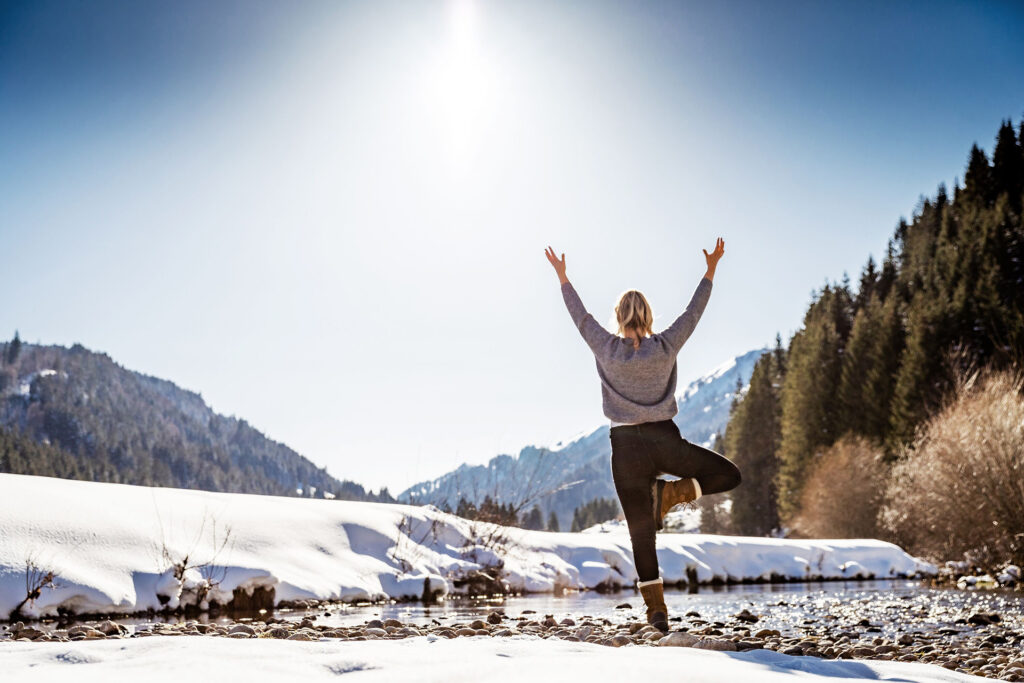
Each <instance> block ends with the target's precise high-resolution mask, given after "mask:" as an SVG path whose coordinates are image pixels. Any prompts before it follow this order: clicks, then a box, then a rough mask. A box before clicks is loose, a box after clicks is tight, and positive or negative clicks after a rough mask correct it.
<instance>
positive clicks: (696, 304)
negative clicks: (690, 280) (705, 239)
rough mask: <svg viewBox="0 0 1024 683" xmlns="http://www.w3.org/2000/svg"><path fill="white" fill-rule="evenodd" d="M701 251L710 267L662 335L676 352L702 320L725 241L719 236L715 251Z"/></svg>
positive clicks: (723, 251)
mask: <svg viewBox="0 0 1024 683" xmlns="http://www.w3.org/2000/svg"><path fill="white" fill-rule="evenodd" d="M701 251H703V252H704V259H705V261H707V266H708V269H707V271H706V272H705V273H704V277H702V278H701V280H700V282H699V283H698V284H697V289H696V290H694V292H693V296H692V297H690V303H689V304H688V305H687V306H686V310H685V311H683V313H682V314H681V315H680V316H679V317H678V318H676V320H675V322H673V323H672V324H671V325H669V326H668V327H667V328H665V331H664V332H662V333H661V336H662V337H663V338H664V339H665V340H666V341H668V343H669V344H671V345H672V347H673V348H674V349H675V350H676V352H678V351H679V349H681V348H682V347H683V344H685V343H686V340H687V339H689V338H690V335H691V334H693V330H694V328H695V327H697V321H698V320H700V316H701V315H702V314H703V313H704V308H705V307H706V306H707V305H708V298H709V297H710V296H711V283H712V281H713V280H714V279H715V268H716V267H717V266H718V260H719V259H720V258H722V255H723V254H724V253H725V241H724V240H723V239H722V238H721V237H719V238H718V240H717V241H716V242H715V249H714V251H712V252H711V253H710V254H709V253H708V252H707V250H705V249H702V250H701Z"/></svg>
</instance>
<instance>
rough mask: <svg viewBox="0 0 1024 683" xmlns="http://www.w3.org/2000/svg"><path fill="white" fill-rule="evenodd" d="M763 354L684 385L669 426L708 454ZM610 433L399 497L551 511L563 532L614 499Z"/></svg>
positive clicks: (603, 429) (533, 449) (538, 450)
mask: <svg viewBox="0 0 1024 683" xmlns="http://www.w3.org/2000/svg"><path fill="white" fill-rule="evenodd" d="M765 351H767V349H755V350H753V351H748V352H747V353H744V354H743V355H740V356H737V357H735V358H732V359H730V360H728V361H726V362H725V363H723V364H722V365H720V366H718V367H717V368H714V369H713V370H712V371H711V372H709V373H707V374H706V375H703V376H702V377H699V378H697V379H696V380H694V381H692V382H690V383H689V384H688V385H687V386H686V387H685V388H684V389H683V390H682V391H681V392H679V393H677V395H676V400H677V402H678V407H679V412H678V413H677V414H676V416H675V417H674V418H673V421H674V422H675V423H676V424H677V425H679V431H680V432H681V433H682V434H683V436H684V437H685V438H686V439H688V440H689V441H692V442H694V443H698V444H701V445H703V446H707V447H710V446H711V441H712V439H713V438H714V435H715V434H716V433H718V432H720V431H722V430H724V429H725V425H726V423H727V422H728V420H729V407H730V405H731V403H732V398H733V395H734V394H735V393H736V386H737V383H739V384H740V385H742V386H746V385H747V384H748V383H749V382H750V374H751V372H753V369H754V363H755V362H756V361H757V359H758V358H759V357H760V356H761V354H762V353H764V352H765ZM609 429H610V427H609V425H608V423H607V422H605V423H604V424H602V425H599V426H597V427H596V428H592V429H590V430H585V431H583V432H579V433H578V434H577V435H576V436H574V437H572V438H570V439H568V440H567V441H560V442H557V443H555V444H553V445H551V446H547V447H544V446H535V445H530V446H526V447H524V448H523V449H522V450H521V451H520V452H519V455H518V456H517V457H513V456H511V455H505V454H503V455H498V456H496V457H494V458H492V459H491V460H490V461H489V462H488V463H487V464H486V465H467V464H463V465H460V466H459V467H458V468H457V469H455V470H453V471H452V472H449V473H447V474H444V475H442V476H440V477H438V478H436V479H433V480H431V481H424V482H420V483H418V484H414V485H412V486H410V487H409V488H407V489H406V490H404V491H402V492H401V493H399V494H398V496H397V499H398V500H399V501H401V502H406V503H420V504H425V503H431V504H433V505H436V506H438V507H442V506H444V505H445V504H446V503H447V504H448V505H449V506H451V508H452V509H455V508H456V506H457V505H458V502H459V498H460V497H462V496H465V497H466V499H467V500H471V501H474V502H476V503H478V504H479V502H480V501H481V500H482V499H483V498H484V496H486V495H490V496H491V498H492V499H494V500H495V501H496V502H499V503H512V504H513V505H521V506H522V507H523V508H524V509H526V508H529V507H531V506H532V505H533V504H534V503H537V504H538V505H540V507H541V511H542V512H543V515H544V519H547V516H548V515H549V514H550V513H551V511H554V512H555V515H556V516H557V517H558V522H559V526H560V528H562V529H568V528H569V524H570V522H571V521H572V514H573V511H574V510H575V509H576V507H577V506H579V505H581V504H583V503H586V502H589V501H591V500H593V499H595V498H609V497H614V496H615V487H614V485H613V484H612V476H611V466H610V464H609V458H610V457H611V443H610V441H609V437H608V430H609Z"/></svg>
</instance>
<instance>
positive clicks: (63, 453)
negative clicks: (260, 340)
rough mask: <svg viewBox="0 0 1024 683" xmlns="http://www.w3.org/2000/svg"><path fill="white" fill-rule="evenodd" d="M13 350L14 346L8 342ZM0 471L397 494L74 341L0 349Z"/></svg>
mask: <svg viewBox="0 0 1024 683" xmlns="http://www.w3.org/2000/svg"><path fill="white" fill-rule="evenodd" d="M5 348H9V345H5ZM0 357H2V360H0V436H3V438H2V439H0V446H2V448H0V472H12V473H17V474H41V475H46V476H59V477H66V478H70V479H85V480H90V481H105V482H113V483H124V484H140V485H148V486H172V487H179V488H191V489H204V490H208V491H225V492H234V493H263V494H274V495H290V496H295V495H298V496H306V497H318V498H321V497H326V498H332V497H336V498H343V499H347V500H381V501H383V502H391V501H393V500H394V499H393V498H392V497H391V496H390V495H389V494H388V493H387V491H386V489H384V490H382V491H381V492H380V494H377V495H374V494H372V493H370V492H369V491H366V490H364V489H363V487H362V486H360V485H359V484H356V483H354V482H351V481H339V480H337V479H335V478H334V477H332V476H330V475H329V474H327V471H326V470H325V469H324V468H320V467H317V466H316V465H315V464H313V463H312V462H310V461H309V460H307V459H306V458H304V457H302V456H301V455H299V454H298V453H296V452H295V451H293V450H292V449H291V448H289V447H288V446H286V445H284V444H282V443H278V442H276V441H273V440H271V439H268V438H267V437H266V436H264V435H263V434H262V433H260V432H259V431H258V430H256V429H254V428H253V427H252V426H250V425H249V424H248V423H247V422H246V421H245V420H241V419H238V418H235V417H225V416H223V415H219V414H217V413H215V412H214V411H213V410H212V409H211V408H210V407H209V406H208V405H206V403H205V402H204V401H203V398H202V397H201V396H200V395H199V394H197V393H195V392H192V391H187V390H185V389H182V388H180V387H178V386H176V385H175V384H173V383H172V382H169V381H167V380H163V379H158V378H156V377H151V376H148V375H144V374H141V373H138V372H133V371H131V370H127V369H125V368H123V367H121V366H120V365H118V364H116V363H115V362H114V361H113V360H111V358H110V357H109V356H107V355H106V354H103V353H95V352H93V351H89V350H88V349H86V348H85V347H83V346H81V345H79V344H76V345H75V346H73V347H71V348H70V349H69V348H66V347H63V346H40V345H34V344H20V348H19V349H18V351H17V353H14V354H9V353H4V354H0Z"/></svg>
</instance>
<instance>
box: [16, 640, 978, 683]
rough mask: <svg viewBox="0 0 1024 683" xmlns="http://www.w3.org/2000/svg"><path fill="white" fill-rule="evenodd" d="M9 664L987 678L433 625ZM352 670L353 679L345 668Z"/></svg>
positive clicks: (116, 644)
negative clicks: (462, 633)
mask: <svg viewBox="0 0 1024 683" xmlns="http://www.w3.org/2000/svg"><path fill="white" fill-rule="evenodd" d="M0 671H3V672H4V675H5V680H11V681H22V680H31V681H68V680H73V681H75V682H76V683H93V682H95V683H120V682H121V681H124V682H125V683H135V682H136V681H139V680H145V681H147V682H153V683H161V682H165V681H166V682H167V683H180V681H190V680H199V681H234V680H247V681H287V682H288V683H290V682H291V681H304V682H306V683H316V682H317V681H337V680H338V676H339V675H341V674H353V675H357V680H359V681H421V682H423V683H427V682H430V681H438V682H442V683H449V682H453V681H455V682H457V681H488V683H503V682H505V681H516V682H517V683H518V682H520V681H551V680H564V679H566V678H569V679H571V680H578V681H605V680H618V681H626V680H639V681H663V680H665V681H667V680H673V681H674V680H685V681H688V682H689V683H706V682H708V681H758V683H799V682H800V681H806V680H819V679H821V680H824V679H841V680H844V681H901V682H904V683H905V682H907V681H915V682H917V683H952V682H954V681H957V682H959V681H964V682H966V681H981V680H986V679H981V678H977V677H974V676H968V675H965V674H959V673H956V672H953V671H947V670H946V669H943V668H941V667H938V666H934V665H930V664H919V663H909V662H892V661H878V660H834V659H819V658H817V657H792V656H789V655H784V654H781V653H778V652H773V651H771V650H752V651H748V652H739V653H737V652H728V653H727V652H711V651H708V650H699V649H695V648H683V647H648V646H638V645H626V646H624V647H621V648H613V647H608V646H605V645H597V644H594V643H576V642H572V641H567V640H562V639H560V638H549V639H544V638H541V637H540V636H536V635H517V636H509V637H503V638H495V637H491V636H472V637H461V638H452V639H447V638H443V637H439V636H435V635H426V636H414V637H411V638H404V639H401V640H365V641H337V640H335V641H332V640H328V639H322V640H320V641H314V642H300V641H291V640H273V639H269V638H260V639H250V640H235V639H230V638H211V637H170V636H151V637H148V638H138V639H129V640H106V641H95V642H80V643H10V644H8V645H5V646H4V647H0ZM346 680H347V679H346Z"/></svg>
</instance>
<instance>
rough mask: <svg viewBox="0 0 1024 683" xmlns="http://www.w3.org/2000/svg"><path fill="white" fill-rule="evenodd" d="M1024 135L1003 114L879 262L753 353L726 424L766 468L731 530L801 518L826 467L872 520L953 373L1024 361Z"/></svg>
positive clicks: (830, 288)
mask: <svg viewBox="0 0 1024 683" xmlns="http://www.w3.org/2000/svg"><path fill="white" fill-rule="evenodd" d="M1022 149H1024V122H1022V123H1021V124H1020V126H1019V128H1018V129H1017V130H1016V131H1015V129H1014V126H1013V125H1012V122H1010V121H1006V122H1004V123H1003V124H1002V126H1001V127H1000V129H999V132H998V135H997V136H996V144H995V149H994V153H993V157H992V159H991V160H989V159H988V157H987V155H986V154H985V152H984V151H983V150H982V149H981V148H979V147H978V146H977V145H974V146H973V148H972V149H971V151H970V154H969V157H968V162H967V168H966V172H965V174H964V178H963V183H962V185H961V184H960V183H959V181H957V182H956V183H955V184H954V187H953V189H952V193H950V191H949V190H948V189H947V188H946V187H944V186H941V185H940V186H939V187H938V190H937V192H936V193H935V195H934V196H932V197H929V198H925V199H922V201H921V202H920V204H919V206H918V208H917V209H916V210H915V211H914V214H913V215H912V217H911V219H910V220H909V221H908V220H905V219H901V220H900V221H899V223H898V225H897V227H896V229H895V231H894V233H893V235H892V237H891V239H890V240H889V244H888V249H887V252H886V254H885V257H884V258H883V259H882V262H881V264H878V263H876V262H875V261H874V260H872V259H871V258H870V257H869V258H868V260H867V263H866V264H865V266H864V268H863V271H862V272H861V274H860V277H859V279H858V281H857V282H856V283H855V284H852V283H851V282H849V279H848V278H846V277H844V279H843V280H842V281H841V282H838V283H836V282H832V283H827V284H825V285H824V286H823V287H822V288H821V289H820V290H818V291H816V292H815V294H814V296H813V298H812V301H811V303H810V306H809V307H808V309H807V312H806V314H805V315H804V319H803V324H802V326H801V327H800V329H799V330H798V331H797V332H796V334H795V335H794V336H793V337H792V339H791V340H790V341H789V344H788V348H782V347H781V346H780V348H778V349H777V350H776V351H775V352H774V353H767V354H765V355H763V356H762V357H761V358H760V360H759V361H758V362H757V364H756V366H755V367H754V370H753V374H752V377H751V381H750V388H749V390H748V391H747V392H746V394H745V396H744V397H743V398H742V400H740V401H738V402H737V403H735V404H734V406H733V410H732V413H731V417H730V422H729V424H728V428H727V430H726V434H725V451H726V453H727V455H729V456H730V457H732V458H733V459H734V460H735V461H736V463H737V464H738V465H739V466H740V468H741V470H743V471H745V472H757V473H758V476H757V477H756V479H752V478H750V477H745V478H744V485H743V486H741V487H740V488H738V489H737V490H736V491H735V492H734V495H733V507H732V522H733V530H734V531H735V532H737V533H756V534H764V533H769V532H770V531H772V529H776V528H778V527H779V526H780V525H784V526H792V525H794V524H795V525H796V526H800V522H801V519H802V516H801V511H802V509H803V508H805V507H807V506H809V505H812V504H814V505H818V504H819V503H820V500H819V503H815V502H814V499H813V497H814V495H817V494H821V496H820V497H821V498H824V497H825V493H823V492H820V491H810V490H805V487H809V486H810V485H809V484H808V478H809V477H811V476H813V475H815V474H818V475H819V476H817V478H816V479H815V483H814V484H813V486H814V487H817V488H829V487H831V490H832V491H833V492H834V494H835V495H834V496H833V498H834V499H838V496H839V494H840V492H842V491H843V490H850V489H857V488H858V487H863V488H864V489H865V490H857V491H856V494H857V496H858V498H856V499H855V500H856V501H858V502H859V504H858V505H857V507H861V508H863V507H867V508H873V509H871V510H869V512H871V513H872V514H869V515H867V516H865V517H864V518H863V523H862V524H861V526H860V527H858V528H856V529H853V530H851V531H850V533H869V532H870V531H871V529H872V527H871V525H872V524H874V523H875V522H876V520H875V517H874V513H875V512H877V510H878V508H879V506H880V505H882V500H881V494H882V493H884V489H885V481H886V476H887V471H888V469H889V468H891V466H892V464H893V462H895V461H896V460H899V459H900V458H902V457H904V455H905V454H906V449H907V447H908V446H909V445H910V444H912V443H913V442H914V440H915V434H916V433H917V432H919V431H920V429H921V428H922V426H923V425H924V424H925V423H926V422H927V421H928V419H929V418H931V417H932V416H933V415H935V414H936V413H937V412H938V411H939V410H940V408H941V407H942V406H943V405H944V404H945V403H947V402H948V401H949V400H950V397H951V395H952V394H953V393H954V389H955V388H956V387H957V380H958V378H962V377H965V376H968V375H969V374H970V373H971V372H973V371H975V370H978V369H981V368H985V369H986V370H999V369H1007V368H1009V369H1019V368H1021V367H1022V363H1021V361H1022V359H1024V224H1022V219H1021V208H1022V199H1024V152H1022ZM979 438H980V437H979ZM840 442H841V445H839V444H840ZM964 447H965V448H967V447H969V444H965V445H964ZM858 458H859V460H858ZM830 459H831V465H830V466H831V468H832V469H830V470H827V464H828V463H829V462H830ZM826 470H827V471H828V473H829V474H828V475H827V476H826ZM876 475H877V476H876ZM879 482H880V484H879ZM878 488H881V489H882V490H881V491H878V490H876V489H878ZM822 504H823V503H822ZM850 511H851V512H852V510H850ZM818 512H819V509H818V508H815V513H816V514H817V513H818ZM803 518H804V519H806V516H804V517H803ZM876 531H877V530H876ZM826 532H827V531H826ZM833 533H838V532H835V531H833ZM878 533H884V532H881V531H878Z"/></svg>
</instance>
